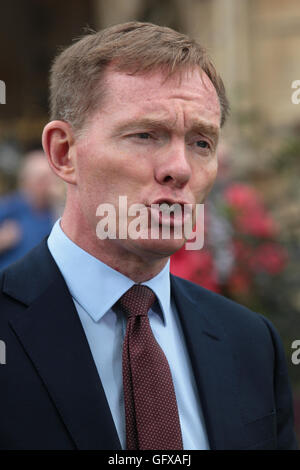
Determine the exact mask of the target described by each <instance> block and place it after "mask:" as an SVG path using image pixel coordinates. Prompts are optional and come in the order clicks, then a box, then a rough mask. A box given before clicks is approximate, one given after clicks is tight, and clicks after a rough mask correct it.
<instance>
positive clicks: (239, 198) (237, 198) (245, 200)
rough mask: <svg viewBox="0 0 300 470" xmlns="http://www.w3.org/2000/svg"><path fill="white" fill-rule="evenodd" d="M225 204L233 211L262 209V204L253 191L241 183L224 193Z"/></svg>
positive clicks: (230, 187) (233, 185)
mask: <svg viewBox="0 0 300 470" xmlns="http://www.w3.org/2000/svg"><path fill="white" fill-rule="evenodd" d="M224 197H225V200H226V202H227V203H228V204H229V205H230V206H232V207H233V208H234V209H237V210H242V211H248V210H250V209H251V210H258V209H261V208H262V203H261V200H260V198H259V197H258V195H257V192H256V191H255V189H253V188H250V187H249V186H247V185H245V184H241V183H235V184H232V185H231V186H229V188H227V189H226V190H225V192H224Z"/></svg>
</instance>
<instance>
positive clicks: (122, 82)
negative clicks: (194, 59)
mask: <svg viewBox="0 0 300 470" xmlns="http://www.w3.org/2000/svg"><path fill="white" fill-rule="evenodd" d="M104 87H105V96H106V99H105V100H104V103H102V106H101V110H102V112H103V111H104V110H105V111H106V112H107V113H112V114H113V113H116V112H117V113H118V115H120V114H123V113H124V114H126V115H129V114H130V113H133V114H134V113H137V114H141V113H142V114H146V115H149V116H151V115H154V116H155V117H158V118H160V117H161V118H163V117H167V116H169V117H171V116H170V115H171V114H173V115H174V116H173V117H174V118H175V115H177V114H178V113H181V114H182V113H184V114H188V115H189V117H191V118H195V119H197V118H203V119H205V120H208V121H210V123H211V124H212V125H215V126H217V127H219V124H220V117H221V110H220V103H219V98H218V95H217V92H216V90H215V88H214V86H213V84H212V82H211V81H210V79H209V78H208V76H207V75H206V74H205V73H204V72H202V71H201V70H200V69H199V68H194V69H189V70H185V71H184V72H182V73H178V72H177V73H174V74H173V75H171V76H170V77H167V76H166V74H165V73H164V72H163V71H154V72H153V73H147V74H135V75H130V74H128V73H125V72H119V71H115V70H111V69H108V71H107V72H106V75H105V77H104ZM103 108H104V109H103ZM99 111H100V110H99Z"/></svg>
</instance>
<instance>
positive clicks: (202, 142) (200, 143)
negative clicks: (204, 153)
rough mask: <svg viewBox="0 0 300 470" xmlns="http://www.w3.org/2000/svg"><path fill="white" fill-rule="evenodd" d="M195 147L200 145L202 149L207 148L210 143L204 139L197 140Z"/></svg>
mask: <svg viewBox="0 0 300 470" xmlns="http://www.w3.org/2000/svg"><path fill="white" fill-rule="evenodd" d="M196 145H197V147H200V148H202V149H209V148H210V145H209V143H208V142H206V140H197V142H196Z"/></svg>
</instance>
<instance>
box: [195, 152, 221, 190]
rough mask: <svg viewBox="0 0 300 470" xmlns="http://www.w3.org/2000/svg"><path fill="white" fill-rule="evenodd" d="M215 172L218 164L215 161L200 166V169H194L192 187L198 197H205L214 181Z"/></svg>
mask: <svg viewBox="0 0 300 470" xmlns="http://www.w3.org/2000/svg"><path fill="white" fill-rule="evenodd" d="M217 171H218V164H217V161H216V160H213V161H211V162H210V163H209V164H207V165H205V166H202V167H201V168H200V169H199V168H197V169H194V175H195V179H194V184H193V187H194V189H195V193H196V194H197V195H198V196H200V197H201V196H203V195H205V196H206V195H207V194H208V193H209V191H210V190H211V188H212V186H213V184H214V181H215V179H216V176H217Z"/></svg>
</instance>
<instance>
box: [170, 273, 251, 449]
mask: <svg viewBox="0 0 300 470" xmlns="http://www.w3.org/2000/svg"><path fill="white" fill-rule="evenodd" d="M171 290H172V295H173V296H174V299H175V303H176V306H177V310H178V314H179V317H180V321H181V324H182V328H183V332H184V335H185V340H186V344H187V347H188V351H189V354H190V358H191V363H192V367H193V372H194V375H195V379H196V383H197V387H198V391H199V396H200V400H201V405H202V409H203V414H204V419H205V424H206V430H207V433H208V439H209V442H210V447H211V449H226V448H230V447H231V441H232V439H233V441H234V439H235V438H236V436H238V435H239V434H238V433H241V432H242V430H241V421H240V418H241V414H240V407H239V400H238V386H237V370H236V365H235V361H234V356H233V351H232V349H231V347H230V344H229V341H228V339H227V338H226V334H225V332H224V330H223V328H222V327H221V326H220V325H219V324H218V323H216V322H214V320H213V318H214V317H215V313H216V312H213V311H212V308H213V307H212V305H214V304H213V302H211V297H210V302H206V297H207V295H203V296H202V295H199V294H198V297H199V300H198V301H197V299H196V298H195V292H197V291H196V290H195V288H194V287H193V285H192V284H188V283H187V282H185V281H182V280H181V279H179V278H176V277H175V276H172V275H171ZM198 292H199V291H198ZM203 293H205V291H204V292H203ZM212 295H213V294H210V296H212Z"/></svg>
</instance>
